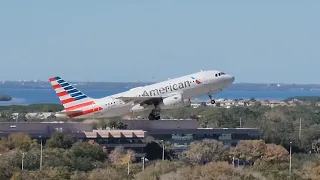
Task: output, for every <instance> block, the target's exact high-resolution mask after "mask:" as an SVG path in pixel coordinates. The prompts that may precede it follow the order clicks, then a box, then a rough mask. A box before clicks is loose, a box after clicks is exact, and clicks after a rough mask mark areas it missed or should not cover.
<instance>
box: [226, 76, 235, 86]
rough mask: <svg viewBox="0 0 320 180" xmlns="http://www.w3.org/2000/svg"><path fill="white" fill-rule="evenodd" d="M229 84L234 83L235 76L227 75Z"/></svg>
mask: <svg viewBox="0 0 320 180" xmlns="http://www.w3.org/2000/svg"><path fill="white" fill-rule="evenodd" d="M227 76H228V77H227V84H229V85H230V84H232V83H233V82H234V81H235V77H234V76H232V75H227Z"/></svg>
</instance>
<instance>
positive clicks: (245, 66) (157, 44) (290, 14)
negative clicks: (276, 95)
mask: <svg viewBox="0 0 320 180" xmlns="http://www.w3.org/2000/svg"><path fill="white" fill-rule="evenodd" d="M319 6H320V1H315V0H310V1H297V0H292V1H288V0H285V1H275V0H271V1H263V2H262V1H253V0H251V1H249V0H244V1H241V2H240V1H239V2H236V1H234V2H232V3H231V2H224V1H219V2H218V1H209V0H203V1H190V0H184V1H181V0H180V1H168V0H165V1H84V0H77V1H75V0H70V1H61V0H58V1H35V0H31V1H22V0H18V1H1V2H0V22H1V28H0V39H1V41H0V59H1V67H2V68H1V71H0V80H21V79H24V80H34V79H36V80H42V81H47V80H48V78H49V77H52V76H60V77H62V78H64V79H65V80H67V81H104V82H132V81H133V82H137V81H143V82H146V81H147V82H150V81H153V77H154V80H155V81H161V80H166V79H168V78H174V77H178V76H182V75H185V74H188V73H193V72H197V71H200V69H202V70H208V69H217V70H222V71H225V72H226V73H230V74H232V75H234V76H235V77H236V82H235V83H240V82H251V83H275V82H276V83H281V82H282V83H297V84H320V78H319V76H318V75H319V67H320V63H319V60H320V51H319V47H320V36H319V32H320V23H318V22H319V18H320V11H319V8H318V7H319Z"/></svg>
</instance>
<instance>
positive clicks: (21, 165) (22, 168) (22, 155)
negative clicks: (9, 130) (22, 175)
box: [21, 152, 24, 171]
mask: <svg viewBox="0 0 320 180" xmlns="http://www.w3.org/2000/svg"><path fill="white" fill-rule="evenodd" d="M23 159H24V152H23V153H22V158H21V170H22V171H23Z"/></svg>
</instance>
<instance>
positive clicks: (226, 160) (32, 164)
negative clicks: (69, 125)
mask: <svg viewBox="0 0 320 180" xmlns="http://www.w3.org/2000/svg"><path fill="white" fill-rule="evenodd" d="M152 143H155V142H152ZM165 149H166V154H169V152H170V151H171V150H170V146H167V145H166V146H165ZM152 151H154V149H152V148H151V149H150V151H149V152H152ZM147 153H148V152H147ZM147 156H148V155H147ZM289 158H290V153H289V152H288V150H287V149H285V148H284V147H283V146H281V145H276V144H270V143H266V142H265V141H263V140H243V141H240V142H239V143H238V145H237V146H235V147H230V146H227V145H225V144H223V143H222V142H219V141H217V140H214V139H203V140H201V141H195V142H192V143H191V144H190V145H189V147H188V149H187V150H186V151H184V152H182V153H181V154H179V155H177V156H175V158H172V159H170V158H169V157H168V156H166V157H165V160H161V156H158V157H155V158H153V159H152V158H151V156H150V155H149V160H148V161H146V162H145V163H142V162H141V161H140V160H139V159H136V158H135V152H134V151H132V150H130V149H124V148H123V147H116V148H115V149H107V148H105V147H104V146H103V144H97V143H96V142H95V141H93V140H88V141H84V142H80V141H77V140H75V139H74V138H73V137H71V136H69V135H64V134H61V133H54V134H53V135H52V137H51V138H50V139H48V140H47V141H46V143H44V144H43V150H42V156H41V147H40V144H39V140H34V139H31V138H30V137H29V136H28V135H27V134H22V133H17V134H11V135H10V136H9V137H7V138H2V139H1V140H0V179H3V180H5V179H11V180H29V179H30V180H31V179H32V180H33V179H43V180H53V179H57V180H105V179H108V180H119V179H122V180H133V179H135V180H158V179H163V180H178V179H179V180H180V179H186V180H200V179H213V180H215V179H217V180H218V179H227V180H228V179H230V180H235V179H236V180H238V179H239V180H254V179H257V180H258V179H274V180H282V179H289V178H290V179H310V180H313V179H314V180H315V179H317V178H318V177H319V176H320V173H319V172H320V171H319V169H320V163H319V162H320V157H319V156H318V155H317V154H293V155H292V164H291V166H292V168H291V171H290V169H289V165H290V164H289ZM239 160H240V161H241V162H246V165H245V166H239V164H238V162H239ZM40 164H41V165H40Z"/></svg>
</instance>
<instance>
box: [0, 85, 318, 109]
mask: <svg viewBox="0 0 320 180" xmlns="http://www.w3.org/2000/svg"><path fill="white" fill-rule="evenodd" d="M126 90H127V89H112V90H108V89H84V90H81V91H82V92H83V93H85V94H87V95H88V96H90V97H93V98H101V97H104V96H107V95H112V94H116V93H119V92H123V91H126ZM0 94H5V95H9V96H11V97H12V98H13V99H12V101H10V102H0V105H11V104H42V103H55V104H60V101H59V99H58V97H57V95H56V93H55V92H54V90H53V89H17V88H13V89H11V88H0ZM292 96H320V91H234V90H233V91H230V90H225V91H222V92H220V93H217V94H214V96H213V97H214V98H227V99H238V98H243V99H249V98H252V97H253V98H256V99H269V100H270V99H272V100H281V99H285V98H288V97H292ZM197 99H200V100H208V96H206V95H203V96H200V97H198V98H197Z"/></svg>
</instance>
